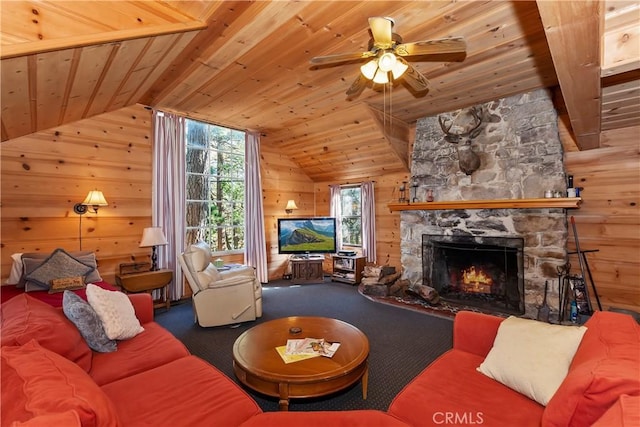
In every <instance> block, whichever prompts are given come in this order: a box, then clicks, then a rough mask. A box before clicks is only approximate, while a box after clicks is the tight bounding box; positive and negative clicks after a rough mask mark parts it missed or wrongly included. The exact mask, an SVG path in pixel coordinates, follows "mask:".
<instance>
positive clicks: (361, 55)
mask: <svg viewBox="0 0 640 427" xmlns="http://www.w3.org/2000/svg"><path fill="white" fill-rule="evenodd" d="M374 55H375V54H374V53H373V52H369V51H366V52H357V53H355V52H354V53H338V54H335V55H327V56H316V57H314V58H311V61H310V62H311V63H312V64H313V65H331V64H339V63H341V62H351V61H358V60H360V59H367V58H370V57H372V56H374Z"/></svg>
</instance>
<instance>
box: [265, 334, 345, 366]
mask: <svg viewBox="0 0 640 427" xmlns="http://www.w3.org/2000/svg"><path fill="white" fill-rule="evenodd" d="M339 347H340V343H337V342H334V343H331V342H328V341H325V340H324V339H323V338H302V339H292V340H287V344H286V345H283V346H280V347H276V350H277V351H278V354H280V357H282V360H284V362H285V363H291V362H297V361H299V360H304V359H309V358H312V357H319V356H323V357H333V355H334V354H335V352H336V350H338V348H339Z"/></svg>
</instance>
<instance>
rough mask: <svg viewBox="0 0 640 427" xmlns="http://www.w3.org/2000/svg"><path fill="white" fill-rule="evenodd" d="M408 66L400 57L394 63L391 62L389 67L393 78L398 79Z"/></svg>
mask: <svg viewBox="0 0 640 427" xmlns="http://www.w3.org/2000/svg"><path fill="white" fill-rule="evenodd" d="M408 68H409V65H408V64H407V63H406V62H404V60H402V58H398V60H397V61H396V63H395V64H393V68H392V69H391V74H392V75H393V79H394V80H395V79H399V78H400V77H402V75H403V74H404V72H405V71H407V69H408Z"/></svg>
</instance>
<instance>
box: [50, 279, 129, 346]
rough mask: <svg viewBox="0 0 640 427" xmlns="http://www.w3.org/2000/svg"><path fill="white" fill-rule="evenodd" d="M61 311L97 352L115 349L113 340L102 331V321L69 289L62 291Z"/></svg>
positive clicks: (86, 303)
mask: <svg viewBox="0 0 640 427" xmlns="http://www.w3.org/2000/svg"><path fill="white" fill-rule="evenodd" d="M62 311H64V314H65V316H67V318H68V319H69V320H71V321H72V322H73V324H74V325H76V328H78V330H79V331H80V335H82V338H84V340H85V341H86V342H87V345H88V346H89V347H90V348H91V349H92V350H95V351H97V352H99V353H111V352H112V351H116V350H117V344H116V342H115V340H110V339H109V337H107V334H106V333H105V331H104V327H103V326H102V321H100V318H99V317H98V314H97V313H96V311H95V310H94V309H93V308H92V307H91V306H90V305H89V303H88V302H86V301H85V300H83V299H82V298H80V297H79V296H78V295H76V294H74V293H73V292H71V291H64V294H63V296H62Z"/></svg>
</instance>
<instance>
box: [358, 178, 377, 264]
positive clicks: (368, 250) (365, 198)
mask: <svg viewBox="0 0 640 427" xmlns="http://www.w3.org/2000/svg"><path fill="white" fill-rule="evenodd" d="M360 189H361V192H362V255H364V256H366V257H367V261H368V262H373V263H375V262H376V200H375V196H374V192H373V182H371V181H367V182H363V183H362V184H361V186H360Z"/></svg>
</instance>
